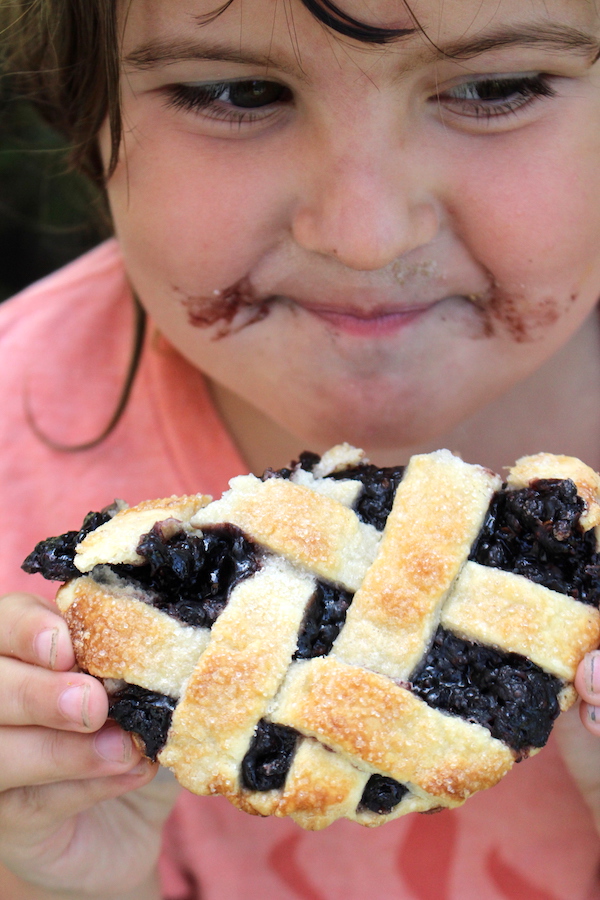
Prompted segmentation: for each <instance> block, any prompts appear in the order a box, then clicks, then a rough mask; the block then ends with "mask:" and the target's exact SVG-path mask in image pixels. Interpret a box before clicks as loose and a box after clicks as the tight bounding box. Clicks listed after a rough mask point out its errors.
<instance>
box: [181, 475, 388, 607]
mask: <svg viewBox="0 0 600 900" xmlns="http://www.w3.org/2000/svg"><path fill="white" fill-rule="evenodd" d="M225 521H227V522H232V523H233V524H234V525H237V526H238V528H241V529H242V530H243V531H244V532H246V534H248V535H249V537H251V538H252V539H253V540H255V541H256V542H257V543H259V544H261V545H262V546H263V547H267V548H268V549H269V550H271V551H272V552H273V553H281V554H282V555H283V556H285V557H287V558H288V559H290V560H291V561H292V562H294V563H297V564H298V565H302V566H305V567H306V568H307V569H308V570H309V571H311V572H313V573H315V574H316V575H318V576H320V577H321V578H325V579H327V580H328V581H332V582H334V583H337V584H341V585H342V586H343V587H345V588H346V589H347V590H350V591H354V590H356V589H357V588H358V587H359V586H360V584H361V582H362V579H363V577H364V574H365V572H366V571H367V569H368V567H369V566H370V565H371V563H372V562H373V559H374V558H375V553H376V551H377V546H378V543H379V534H378V533H377V531H376V530H375V529H374V528H373V527H372V526H371V525H365V524H363V523H362V522H360V520H359V519H358V517H357V515H356V513H354V512H353V511H352V510H350V509H347V508H346V507H345V506H343V505H342V504H341V503H338V502H337V501H336V500H334V499H332V498H331V497H327V496H325V495H324V494H322V493H320V492H317V491H313V490H311V489H310V488H309V487H307V486H305V485H299V484H294V483H292V482H291V481H287V480H285V479H279V478H271V479H268V480H267V481H260V480H259V479H258V478H255V477H254V476H253V475H245V476H240V477H238V478H234V479H232V481H231V490H229V491H228V492H227V493H226V494H224V495H223V498H222V499H221V500H216V501H215V502H214V503H211V504H210V506H209V507H207V508H206V509H202V510H200V512H199V513H198V514H197V515H195V516H194V517H193V519H192V525H193V526H194V527H196V528H202V526H203V525H213V524H218V523H220V522H225Z"/></svg>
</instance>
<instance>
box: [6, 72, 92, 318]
mask: <svg viewBox="0 0 600 900" xmlns="http://www.w3.org/2000/svg"><path fill="white" fill-rule="evenodd" d="M99 210H100V204H99V200H98V196H97V193H96V191H95V189H94V188H93V187H92V186H91V185H90V184H89V183H88V182H87V180H86V179H84V178H83V177H82V176H79V175H77V174H75V173H73V172H69V171H68V163H67V160H66V153H65V146H64V143H63V141H62V140H61V139H60V138H59V137H58V135H56V134H55V133H54V132H53V131H52V129H51V128H49V127H48V126H47V125H45V124H44V123H43V122H42V121H41V119H40V118H39V116H38V114H37V113H36V112H35V110H34V109H33V108H32V106H31V105H30V104H28V103H27V102H25V101H24V100H21V99H18V98H17V97H16V95H15V92H14V90H13V89H12V86H11V84H10V81H9V80H8V79H6V78H5V79H1V80H0V301H2V300H4V299H6V298H7V297H10V296H11V295H12V294H15V293H16V292H17V291H19V290H20V289H21V288H23V287H25V286H26V285H28V284H31V282H33V281H36V280H37V279H38V278H41V277H42V276H44V275H47V274H48V273H50V272H52V271H54V270H55V269H57V268H59V267H60V266H62V265H64V264H65V263H67V262H69V260H71V259H74V258H75V257H76V256H79V255H80V254H81V253H83V252H84V251H85V250H88V249H89V248H90V247H93V246H94V245H95V244H97V243H98V242H99V241H100V240H102V239H103V238H104V237H106V235H107V227H106V225H105V224H103V222H102V216H101V213H100V212H99Z"/></svg>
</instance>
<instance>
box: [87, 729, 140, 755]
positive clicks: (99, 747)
mask: <svg viewBox="0 0 600 900" xmlns="http://www.w3.org/2000/svg"><path fill="white" fill-rule="evenodd" d="M94 745H95V747H96V753H98V755H99V756H101V757H102V758H103V759H106V760H108V762H119V763H126V762H129V760H130V759H131V755H132V752H133V744H132V742H131V738H130V737H129V735H128V734H125V732H124V731H121V729H120V728H114V727H111V728H105V729H104V730H103V731H99V732H98V734H97V735H96V738H95V740H94Z"/></svg>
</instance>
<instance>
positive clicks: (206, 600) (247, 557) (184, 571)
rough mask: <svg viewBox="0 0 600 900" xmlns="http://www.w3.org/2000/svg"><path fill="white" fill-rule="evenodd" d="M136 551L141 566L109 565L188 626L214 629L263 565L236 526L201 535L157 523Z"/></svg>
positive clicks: (212, 528)
mask: <svg viewBox="0 0 600 900" xmlns="http://www.w3.org/2000/svg"><path fill="white" fill-rule="evenodd" d="M137 552H138V553H139V554H140V556H143V557H144V559H145V560H146V564H145V565H142V566H131V565H125V564H121V565H114V566H109V567H101V568H100V569H99V570H98V571H97V570H94V577H95V578H97V579H98V580H100V581H101V580H102V578H103V574H102V570H103V569H104V570H106V569H107V568H108V569H109V570H110V571H112V572H114V573H115V574H117V575H119V576H120V577H121V578H124V579H125V580H126V581H128V582H130V583H133V584H137V585H140V587H142V588H143V589H144V590H145V591H148V592H149V594H150V597H151V600H152V602H153V604H154V605H155V606H157V607H158V608H159V609H162V610H163V611H164V612H166V613H168V614H169V615H170V616H173V617H174V618H176V619H179V621H180V622H184V623H185V624H186V625H196V626H204V627H208V628H210V627H211V626H212V625H213V624H214V623H215V621H216V620H217V618H218V617H219V616H220V615H221V613H222V612H223V610H224V609H225V607H226V605H227V601H228V600H229V596H230V594H231V591H232V590H233V588H234V587H235V586H236V585H237V584H239V583H240V582H241V581H243V580H244V579H245V578H249V577H250V576H251V575H253V574H254V573H255V572H256V571H257V570H258V569H259V568H260V550H259V549H258V547H257V546H256V545H254V544H252V543H251V542H250V541H249V540H248V538H247V537H246V536H245V535H244V533H243V532H242V531H241V530H240V529H239V528H236V527H235V525H229V524H225V525H212V526H210V527H206V528H204V529H203V532H202V535H194V534H188V533H187V532H185V531H178V532H177V533H176V534H171V535H168V534H165V533H164V532H163V529H162V527H161V523H160V522H158V523H157V524H156V525H155V526H154V528H153V529H152V531H150V532H149V533H148V534H145V535H142V537H141V538H140V542H139V544H138V546H137Z"/></svg>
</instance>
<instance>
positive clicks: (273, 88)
mask: <svg viewBox="0 0 600 900" xmlns="http://www.w3.org/2000/svg"><path fill="white" fill-rule="evenodd" d="M165 90H166V93H167V103H168V105H169V106H171V107H174V108H175V109H181V110H184V111H189V112H200V113H202V114H203V115H205V116H207V117H208V118H215V119H221V120H225V121H231V122H242V121H246V120H250V121H253V120H255V119H256V118H264V117H265V116H266V115H269V113H271V112H273V110H274V109H276V108H278V107H279V106H281V105H282V104H285V103H289V102H290V101H291V100H292V92H291V91H290V89H289V88H287V87H286V86H285V85H283V84H279V83H277V82H275V81H263V80H259V79H251V80H247V81H223V82H212V83H209V84H174V85H169V86H168V87H167V88H166V89H165Z"/></svg>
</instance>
